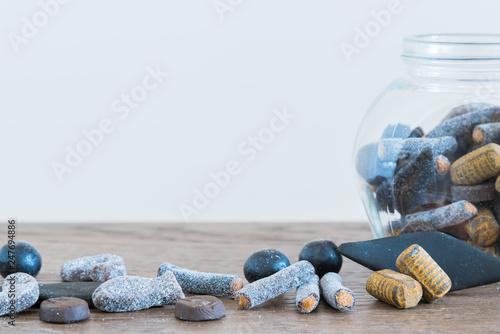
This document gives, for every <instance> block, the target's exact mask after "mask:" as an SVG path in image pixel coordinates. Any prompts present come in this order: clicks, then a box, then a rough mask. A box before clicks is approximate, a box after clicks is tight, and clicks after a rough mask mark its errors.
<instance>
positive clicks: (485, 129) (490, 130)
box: [472, 122, 500, 145]
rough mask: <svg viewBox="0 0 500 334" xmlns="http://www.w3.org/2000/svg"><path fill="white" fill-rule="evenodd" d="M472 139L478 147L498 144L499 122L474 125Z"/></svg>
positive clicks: (499, 140)
mask: <svg viewBox="0 0 500 334" xmlns="http://www.w3.org/2000/svg"><path fill="white" fill-rule="evenodd" d="M472 139H473V140H474V142H475V143H477V144H480V145H486V144H489V143H496V144H498V143H500V122H497V123H486V124H479V125H476V127H475V128H474V131H472Z"/></svg>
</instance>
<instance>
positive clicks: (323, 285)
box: [0, 240, 355, 323]
mask: <svg viewBox="0 0 500 334" xmlns="http://www.w3.org/2000/svg"><path fill="white" fill-rule="evenodd" d="M30 246H31V245H30ZM31 247H32V249H31V250H30V254H31V253H33V252H34V251H36V249H35V248H34V247H33V246H31ZM36 254H38V252H36ZM39 262H40V263H41V257H39ZM341 266H342V256H341V255H340V253H338V251H337V246H336V245H335V244H334V243H333V242H331V241H329V240H314V241H311V242H309V243H307V244H306V245H304V247H303V248H302V251H301V252H300V255H299V262H297V263H294V264H292V265H290V261H289V260H288V258H287V257H286V256H285V255H284V254H283V253H281V252H280V251H277V250H274V249H263V250H259V251H256V252H254V253H252V254H251V255H250V256H249V257H248V259H247V261H246V262H245V264H244V267H243V271H244V274H245V277H246V278H247V280H248V281H249V282H251V283H250V284H249V285H247V286H245V287H243V280H242V279H241V277H239V276H237V275H229V274H220V273H209V272H201V271H196V270H191V269H186V268H181V267H178V266H175V265H173V264H171V263H168V262H165V263H162V264H161V265H160V266H159V267H158V270H157V277H156V278H147V277H138V276H129V275H127V271H126V268H125V261H124V260H123V259H122V258H121V257H120V256H118V255H114V254H100V255H95V256H87V257H82V258H77V259H74V260H70V261H67V262H65V263H64V264H63V265H62V267H61V279H62V280H63V281H66V282H65V283H55V284H40V285H39V284H38V283H37V282H36V280H35V278H34V277H32V276H30V275H28V274H26V273H21V272H19V273H15V274H11V275H9V276H7V278H6V279H5V280H4V286H3V290H2V292H1V293H0V313H1V314H0V315H3V314H8V313H18V312H21V311H23V310H25V309H27V308H30V307H32V306H34V305H35V304H36V305H39V307H40V311H39V314H40V319H41V320H42V321H45V322H52V323H74V322H79V321H84V320H86V319H88V318H89V317H90V310H89V308H97V309H99V310H101V311H104V312H131V311H139V310H145V309H148V308H151V307H155V306H163V305H172V304H175V316H176V317H177V318H179V319H181V320H188V321H203V320H215V319H220V318H222V317H223V316H224V315H225V314H226V310H225V308H224V305H223V303H222V301H221V300H220V299H218V298H216V297H215V296H220V297H226V298H231V299H235V300H236V302H237V304H238V305H239V306H240V307H241V308H243V309H251V308H254V307H256V306H258V305H260V304H262V303H264V302H266V301H268V300H270V299H272V298H275V297H276V296H278V295H281V294H283V293H285V292H287V291H289V290H291V289H294V288H297V290H296V293H295V296H296V306H297V309H298V310H299V311H300V312H301V313H310V312H312V311H313V310H314V309H316V307H317V306H318V303H319V300H320V296H321V295H322V296H323V298H324V299H325V301H326V302H327V303H328V304H329V305H330V306H332V307H333V308H335V309H337V310H340V311H349V310H351V309H352V308H353V307H354V305H355V297H354V294H353V292H352V291H351V290H349V289H347V288H345V287H344V286H343V283H342V279H341V278H340V276H339V275H338V274H337V273H338V271H339V270H340V268H341ZM28 269H29V268H28ZM92 281H93V282H92ZM11 282H14V283H12V284H15V289H16V299H15V300H14V301H11V300H10V299H9V298H10V297H9V296H8V293H9V289H10V284H11ZM184 292H186V293H192V294H198V295H202V296H191V297H187V298H186V296H185V295H184ZM10 305H14V306H12V307H11V306H10Z"/></svg>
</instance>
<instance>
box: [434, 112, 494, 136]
mask: <svg viewBox="0 0 500 334" xmlns="http://www.w3.org/2000/svg"><path fill="white" fill-rule="evenodd" d="M464 107H469V108H470V109H473V111H470V112H467V113H465V114H462V115H460V116H456V117H453V118H450V119H447V120H445V121H443V122H441V123H440V124H439V125H438V126H436V127H435V128H434V129H433V130H431V131H430V132H429V133H428V134H427V135H426V138H437V137H444V136H453V137H455V138H457V139H458V138H463V137H465V136H466V135H470V134H471V132H472V130H473V129H474V127H475V126H476V125H478V124H482V123H491V122H500V107H498V106H496V105H493V104H482V105H478V104H475V105H474V106H470V105H469V106H464Z"/></svg>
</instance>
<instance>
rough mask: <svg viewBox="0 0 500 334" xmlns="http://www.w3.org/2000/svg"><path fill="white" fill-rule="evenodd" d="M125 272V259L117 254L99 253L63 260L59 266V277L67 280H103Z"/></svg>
mask: <svg viewBox="0 0 500 334" xmlns="http://www.w3.org/2000/svg"><path fill="white" fill-rule="evenodd" d="M126 274H127V269H126V268H125V261H123V258H121V257H120V256H118V255H114V254H100V255H95V256H86V257H81V258H78V259H74V260H71V261H67V262H65V263H64V264H63V265H62V267H61V278H62V280H63V281H67V282H85V281H94V282H100V283H102V282H105V281H107V280H110V279H112V278H115V277H119V276H123V275H126Z"/></svg>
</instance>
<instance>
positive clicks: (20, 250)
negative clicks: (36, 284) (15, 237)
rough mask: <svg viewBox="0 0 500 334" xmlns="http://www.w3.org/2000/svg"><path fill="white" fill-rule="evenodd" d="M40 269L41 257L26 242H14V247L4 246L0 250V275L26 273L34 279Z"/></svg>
mask: <svg viewBox="0 0 500 334" xmlns="http://www.w3.org/2000/svg"><path fill="white" fill-rule="evenodd" d="M40 268H42V256H41V255H40V253H39V252H38V251H37V250H36V248H35V246H33V245H32V244H30V243H28V242H26V241H16V242H15V247H13V246H12V245H9V244H5V245H4V246H3V247H2V248H1V249H0V274H1V275H2V276H3V277H7V276H8V275H10V274H13V273H18V272H21V273H26V274H29V275H31V276H33V277H36V275H38V273H39V272H40Z"/></svg>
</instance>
